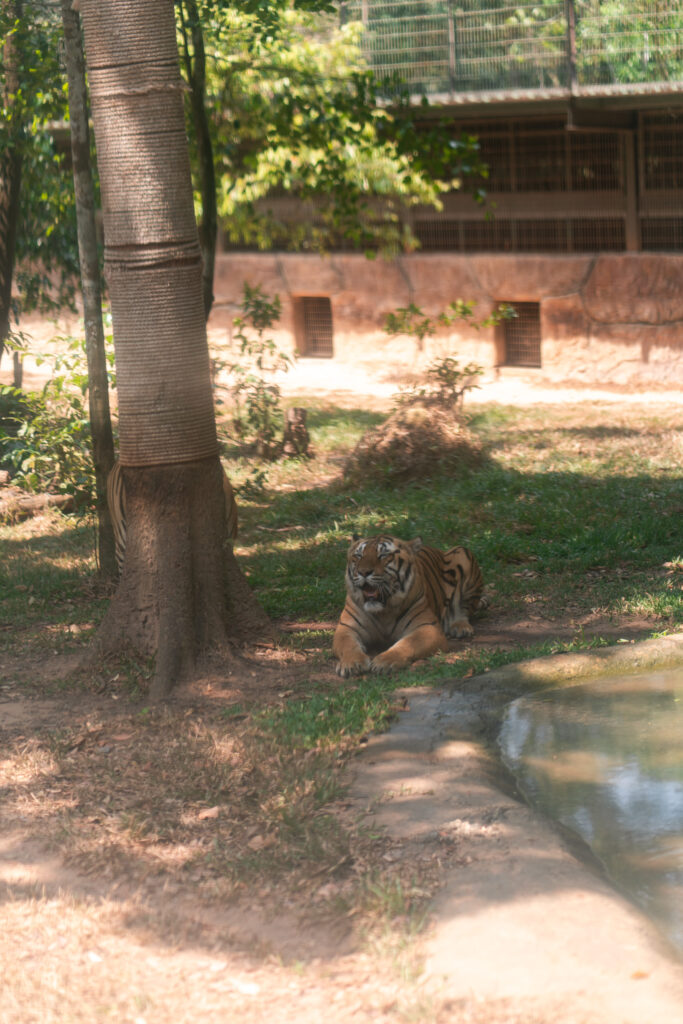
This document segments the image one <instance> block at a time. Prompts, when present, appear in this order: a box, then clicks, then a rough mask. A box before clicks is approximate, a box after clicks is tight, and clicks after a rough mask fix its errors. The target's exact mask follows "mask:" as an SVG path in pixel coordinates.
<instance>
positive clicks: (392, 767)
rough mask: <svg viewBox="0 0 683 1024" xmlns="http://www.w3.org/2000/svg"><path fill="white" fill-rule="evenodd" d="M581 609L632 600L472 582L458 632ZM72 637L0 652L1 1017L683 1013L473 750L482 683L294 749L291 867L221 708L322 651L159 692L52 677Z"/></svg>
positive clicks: (546, 633)
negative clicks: (520, 594) (321, 797)
mask: <svg viewBox="0 0 683 1024" xmlns="http://www.w3.org/2000/svg"><path fill="white" fill-rule="evenodd" d="M335 376H336V375H335ZM299 383H301V382H299ZM320 383H321V386H322V382H320ZM335 383H336V384H337V385H339V384H340V381H339V379H338V378H337V379H336V381H335ZM357 384H358V381H357V380H356V379H355V378H354V379H353V381H351V382H350V386H349V395H350V396H353V402H354V404H359V402H360V404H363V402H366V404H369V403H370V399H367V401H366V400H365V399H363V398H362V396H359V394H358V392H357V390H356V388H357ZM290 386H291V387H292V389H293V390H296V388H297V382H296V381H291V382H290ZM532 390H533V389H532ZM335 393H336V392H335ZM520 394H521V392H520V390H519V388H517V393H516V395H515V398H516V401H520ZM374 395H375V399H374V400H375V401H377V392H376V391H375V392H374ZM574 397H576V396H574ZM616 397H618V396H616ZM544 400H547V399H546V398H545V396H544ZM307 625H308V626H310V625H312V624H310V623H309V624H304V623H294V624H292V623H289V624H288V625H287V628H288V629H289V630H290V631H293V632H296V631H297V630H298V629H303V628H305V627H306V626H307ZM315 626H316V628H318V629H320V628H328V629H329V631H330V635H331V630H332V628H333V623H315ZM580 628H582V629H583V631H584V635H585V636H586V637H587V638H588V637H590V636H591V635H600V636H602V637H609V636H613V637H614V639H615V641H616V640H617V639H619V640H630V639H638V638H641V637H643V636H645V635H647V634H648V633H649V631H650V629H651V624H650V623H648V622H646V621H639V620H622V621H620V622H619V623H616V624H615V623H613V622H608V621H604V620H602V619H599V618H597V617H592V616H586V617H584V618H583V619H582V620H581V621H577V620H576V618H575V617H573V616H572V614H571V613H569V612H567V613H566V614H564V615H563V614H562V612H561V611H560V612H559V613H554V614H553V618H552V620H551V619H548V618H545V617H544V615H543V614H542V612H540V611H539V612H537V613H536V612H535V613H534V614H529V615H522V616H520V617H518V618H515V619H504V618H502V617H500V616H498V615H497V614H496V611H495V607H494V608H493V609H492V610H491V611H490V612H489V613H488V614H487V616H486V618H484V619H482V620H481V621H480V622H479V623H478V624H477V625H476V636H475V639H474V641H473V642H472V643H473V646H475V647H476V648H478V649H484V648H492V647H495V648H498V649H500V648H501V647H507V646H509V647H513V646H516V645H519V644H528V643H530V642H537V641H541V640H543V639H548V640H555V639H558V638H563V637H566V638H570V637H572V636H575V635H576V632H577V629H580ZM452 647H453V649H452V653H451V657H452V659H453V660H454V661H455V660H457V659H458V658H459V657H460V656H462V654H463V651H464V648H463V645H462V644H461V643H460V644H459V643H458V642H454V643H453V645H452ZM81 653H82V649H79V648H78V647H77V646H74V649H73V650H72V651H70V652H67V653H66V654H60V655H55V654H54V653H51V652H50V651H49V650H46V651H45V653H43V654H41V653H40V652H38V653H36V652H35V651H34V653H33V654H31V655H30V656H27V654H26V652H25V651H22V650H21V648H20V646H18V645H16V646H13V648H12V649H8V650H6V651H4V652H2V653H0V793H1V794H2V804H0V898H1V899H2V904H3V927H2V930H1V932H0V963H1V964H2V971H0V1024H29V1022H40V1024H52V1022H55V1024H57V1022H59V1024H62V1022H66V1021H69V1022H76V1024H78V1022H81V1021H82V1022H92V1021H107V1020H115V1021H117V1022H123V1024H128V1022H130V1024H162V1022H163V1024H167V1022H168V1021H173V1022H174V1024H182V1022H190V1021H191V1022H195V1021H198V1020H201V1021H204V1022H212V1021H216V1022H222V1021H226V1022H227V1021H230V1022H232V1021H235V1020H240V1021H242V1022H244V1024H258V1022H262V1021H263V1022H265V1021H268V1022H274V1021H275V1022H278V1024H279V1022H282V1024H288V1022H290V1021H291V1022H294V1021H296V1022H298V1024H318V1022H319V1021H320V1020H322V1019H324V1020H326V1021H329V1022H330V1024H335V1022H354V1024H355V1022H358V1024H365V1022H371V1021H372V1022H376V1024H381V1022H387V1024H388V1022H392V1024H393V1022H402V1021H416V1022H420V1021H424V1022H428V1021H429V1022H434V1024H446V1022H449V1024H450V1022H453V1024H461V1022H462V1024H465V1022H468V1024H653V1022H654V1021H659V1020H662V1021H667V1024H677V1022H678V1021H683V975H682V974H681V968H680V966H679V965H678V964H676V963H675V962H674V961H673V960H672V959H671V956H670V954H669V952H668V951H667V950H666V949H665V948H664V947H663V945H662V944H661V942H660V940H658V939H657V937H656V936H655V935H654V933H653V932H652V931H651V929H650V928H649V926H648V925H647V924H645V922H644V921H643V919H642V918H641V917H640V916H639V915H638V914H637V913H636V912H635V911H633V910H632V909H631V908H630V907H629V906H628V904H626V902H625V901H624V900H622V899H621V897H619V896H618V895H617V894H616V893H614V892H613V890H611V889H610V887H609V886H608V885H607V883H606V882H605V880H604V879H603V878H601V877H600V875H599V873H598V872H596V870H595V867H594V866H593V867H591V866H589V865H588V864H586V863H585V862H584V861H583V860H582V859H581V857H579V856H577V851H576V850H575V849H572V848H570V847H569V845H568V844H567V842H566V840H565V839H564V838H563V837H561V836H560V834H559V833H558V832H557V830H555V829H554V828H553V827H552V826H550V825H549V824H548V823H546V822H544V821H542V820H540V819H539V818H538V817H537V816H536V815H534V814H532V813H531V812H530V811H529V810H528V809H527V808H526V807H525V806H524V805H523V804H522V803H520V802H519V801H518V800H517V799H516V798H515V796H514V794H512V793H511V792H510V790H509V788H508V786H507V785H506V782H505V780H504V779H503V778H502V777H501V776H499V775H498V774H497V773H496V770H495V765H494V763H493V762H492V760H491V757H490V755H489V753H488V749H487V744H486V729H485V728H484V727H483V725H482V723H485V722H486V716H487V707H488V709H489V711H491V708H493V707H494V706H495V705H496V702H497V700H499V695H498V696H497V695H496V694H495V693H488V694H487V692H486V690H485V689H481V687H478V686H477V687H474V689H471V690H470V689H468V686H467V684H466V683H465V684H463V686H462V689H461V694H460V699H461V702H460V704H458V695H457V694H456V695H455V697H456V701H455V707H456V712H457V713H456V712H453V704H452V700H453V695H451V694H449V693H447V692H446V690H442V691H441V692H440V694H437V695H436V700H437V705H434V703H433V701H434V699H435V698H434V694H430V695H428V694H420V693H414V692H407V693H406V694H404V695H402V696H399V697H398V698H397V703H396V709H395V710H396V725H395V727H394V728H393V729H392V730H391V731H390V732H389V733H387V734H386V735H385V736H380V737H370V738H368V742H367V744H365V745H363V746H362V747H361V750H357V749H349V750H348V751H347V752H346V753H345V754H344V755H343V756H342V757H341V758H337V760H336V763H334V764H330V763H329V761H328V760H326V755H325V752H324V751H319V752H314V758H313V762H312V770H313V771H316V772H318V773H319V772H329V773H330V777H331V778H333V779H334V784H335V785H336V786H337V787H338V793H337V796H336V798H335V799H334V800H333V801H332V802H331V803H330V804H328V805H327V807H326V808H325V814H328V813H331V815H332V818H333V819H334V822H330V821H327V819H326V818H323V816H322V815H321V813H320V812H319V811H318V810H316V809H315V808H314V807H311V810H310V819H311V820H312V821H316V822H318V823H319V824H320V826H321V829H322V826H323V825H324V826H325V828H326V830H327V831H325V832H322V831H321V832H320V836H321V837H322V838H320V839H319V841H320V843H321V855H320V867H315V866H312V861H311V856H310V850H309V852H308V854H307V856H306V857H303V858H299V860H297V857H296V856H295V854H296V852H297V849H298V847H297V846H296V843H297V842H298V840H297V839H296V838H291V837H290V839H289V840H288V843H289V846H287V845H286V844H284V843H283V842H282V841H281V838H280V833H279V832H278V831H277V829H276V828H275V826H274V825H273V822H274V821H275V820H276V815H278V814H279V815H280V817H279V818H277V820H278V821H280V820H281V817H282V808H281V807H279V808H277V807H276V806H275V805H276V804H277V802H278V800H281V795H279V794H278V793H276V792H274V791H272V792H271V790H269V786H270V784H271V782H272V775H273V772H271V771H270V770H269V765H268V763H267V758H266V759H265V761H263V763H257V760H256V757H257V754H256V752H257V751H260V753H261V756H262V753H263V751H262V748H260V747H257V746H255V742H254V737H253V735H251V734H250V732H249V727H248V724H247V716H246V714H245V712H246V711H248V710H249V709H251V708H253V707H256V706H260V707H266V708H267V707H275V706H282V705H283V704H284V703H286V701H287V700H289V699H291V698H292V697H293V696H294V697H295V696H297V695H299V694H301V693H303V692H304V688H305V687H310V684H311V681H314V682H315V681H319V682H321V683H324V684H325V685H326V687H327V688H328V689H332V688H334V687H335V686H336V685H341V684H338V683H337V681H336V677H335V676H334V672H333V666H332V663H331V661H329V660H328V659H327V653H326V650H324V649H323V648H321V649H311V650H304V651H300V652H298V653H297V652H295V651H293V650H292V649H291V648H290V647H280V646H278V645H273V646H271V647H261V648H257V649H254V650H252V651H248V652H244V653H241V654H236V655H235V656H234V658H233V659H232V660H231V661H230V663H229V664H228V665H227V666H226V665H224V666H223V667H222V668H221V670H220V671H218V670H216V671H215V672H213V673H207V675H206V676H205V677H204V678H202V679H199V680H196V681H195V682H194V683H193V684H192V685H190V686H186V687H184V688H182V689H180V690H178V691H177V692H176V693H175V695H174V699H173V701H172V702H170V703H169V704H168V705H167V706H165V707H163V708H149V707H148V706H147V705H146V703H145V698H144V696H143V695H140V694H139V693H137V694H136V693H135V692H131V689H130V686H129V685H128V683H127V681H126V679H125V678H124V675H123V674H122V673H121V672H119V673H118V674H117V672H115V671H113V674H112V675H111V676H110V677H105V676H101V677H93V676H90V677H88V676H87V673H86V675H85V676H83V675H82V674H81V675H80V676H77V678H78V680H79V683H78V685H75V684H74V682H73V679H74V674H75V672H76V669H77V665H78V663H79V659H80V656H81ZM64 678H70V679H71V680H72V682H71V683H70V684H69V685H68V686H66V687H61V686H60V682H59V681H60V680H61V679H64ZM359 685H362V682H361V683H360V684H359ZM46 694H47V695H46ZM447 700H448V701H450V702H451V703H449V704H448V709H445V706H444V705H443V703H441V704H439V703H438V702H439V701H441V702H443V701H447ZM462 701H464V703H462ZM449 715H450V716H451V718H450V719H449V724H448V728H447V729H445V730H444V724H443V723H444V716H446V718H448V716H449ZM453 715H455V717H453ZM458 716H459V717H458ZM226 723H227V725H228V726H229V727H226ZM273 756H275V754H274V755H273ZM292 767H293V768H294V769H295V770H296V771H298V772H301V771H303V769H304V767H305V766H304V765H303V762H301V763H297V764H295V765H293V766H292ZM277 768H278V774H279V775H280V776H281V775H282V773H283V772H284V771H285V770H286V769H287V766H286V765H284V766H283V765H282V764H279V765H278V766H277ZM298 781H299V783H301V784H299V785H298V787H297V780H296V779H295V780H293V782H292V790H291V791H292V792H293V793H295V794H296V800H298V801H299V802H300V803H302V805H303V806H304V809H305V800H306V799H307V795H306V784H305V783H303V782H301V780H298ZM216 793H219V796H218V797H217V798H216V796H215V794H216ZM293 799H294V798H293ZM309 839H310V837H309ZM269 850H272V851H273V854H274V856H275V855H276V854H277V856H279V858H280V859H279V860H274V861H273V864H275V865H276V868H275V869H274V868H273V864H271V866H270V868H269V867H268V860H267V854H268V851H269ZM252 855H253V858H254V865H253V866H252V868H250V866H249V860H248V858H249V857H250V856H252ZM238 861H239V863H240V864H241V865H242V868H243V870H242V871H241V873H240V872H235V871H233V869H232V867H231V865H233V864H234V863H236V862H238ZM277 865H279V867H278V866H277ZM679 1011H680V1012H679Z"/></svg>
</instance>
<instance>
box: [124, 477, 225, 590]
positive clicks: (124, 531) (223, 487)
mask: <svg viewBox="0 0 683 1024" xmlns="http://www.w3.org/2000/svg"><path fill="white" fill-rule="evenodd" d="M223 493H224V495H225V519H226V527H227V531H228V537H230V539H231V540H234V539H235V537H236V536H237V531H238V528H239V518H238V513H237V502H236V501H235V492H234V491H233V489H232V484H231V483H230V481H229V480H228V476H227V473H226V472H225V470H223ZM107 504H108V505H109V515H110V517H111V524H112V528H113V531H114V551H115V556H116V568H117V571H118V574H119V576H120V575H121V573H122V572H123V559H124V555H125V553H126V488H125V485H124V483H123V473H122V472H121V463H120V462H118V461H117V462H115V463H114V465H113V467H112V470H111V472H110V474H109V476H108V477H107Z"/></svg>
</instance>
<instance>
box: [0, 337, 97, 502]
mask: <svg viewBox="0 0 683 1024" xmlns="http://www.w3.org/2000/svg"><path fill="white" fill-rule="evenodd" d="M110 340H111V339H110ZM84 344H85V343H84V340H83V339H82V338H70V339H66V346H65V350H64V352H63V353H62V354H61V355H59V356H57V357H56V358H55V359H54V360H52V372H51V375H50V379H49V380H48V381H47V383H46V384H45V385H44V387H43V388H42V390H41V391H39V392H25V391H20V390H18V389H16V388H11V387H7V386H2V387H0V465H2V466H3V467H5V468H7V469H9V470H10V473H11V475H12V480H13V483H15V484H16V485H18V486H20V487H23V488H25V489H26V490H29V491H41V492H42V491H48V492H52V493H59V494H73V495H76V496H77V497H78V499H79V503H80V504H81V505H82V506H83V505H85V506H87V507H89V506H91V505H92V504H93V502H94V497H95V470H94V466H93V461H92V453H91V436H90V420H89V412H88V403H87V391H88V372H87V365H86V358H85V347H84ZM107 357H108V360H109V364H110V366H112V367H113V358H114V357H113V351H112V348H111V344H110V345H109V350H108V353H107ZM46 361H47V360H46V358H45V357H44V356H38V357H37V359H36V362H37V364H38V365H40V364H42V363H43V362H46ZM110 383H111V384H112V385H113V384H114V383H115V380H114V374H113V370H112V371H111V372H110Z"/></svg>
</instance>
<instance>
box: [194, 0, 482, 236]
mask: <svg viewBox="0 0 683 1024" xmlns="http://www.w3.org/2000/svg"><path fill="white" fill-rule="evenodd" d="M199 8H200V17H201V24H202V30H203V34H204V41H205V48H206V52H207V79H206V86H207V105H208V107H209V109H210V114H211V117H210V120H211V131H212V139H213V148H214V153H215V157H216V178H217V180H218V182H219V185H218V189H219V196H218V207H219V214H220V216H221V218H222V221H223V226H224V228H225V230H226V232H227V234H228V236H229V238H230V240H231V241H233V242H235V243H239V244H245V243H246V244H248V245H254V246H257V247H261V248H265V247H267V246H271V245H277V246H282V247H285V248H289V249H299V248H305V249H311V250H323V249H325V248H329V247H330V245H333V244H337V243H339V242H340V241H341V240H344V241H346V242H347V243H349V242H350V243H351V244H352V245H353V246H354V247H355V248H359V249H361V250H362V249H365V250H367V251H368V252H375V251H377V249H378V248H379V249H381V250H383V251H385V252H392V253H393V252H396V251H397V250H401V249H404V248H408V249H410V248H414V246H415V239H414V238H413V237H412V235H411V233H410V231H409V230H408V229H407V228H406V227H405V226H404V224H403V222H402V218H401V216H400V214H401V211H402V210H404V209H405V208H407V207H410V206H412V205H414V204H415V203H424V204H429V205H436V206H439V204H440V200H439V197H440V195H441V194H442V193H443V192H444V191H447V190H449V189H451V188H453V187H459V185H460V184H461V180H462V175H463V174H464V173H467V174H474V173H475V169H476V168H477V167H479V169H480V170H481V169H482V168H481V165H480V163H479V161H478V159H477V152H478V150H477V146H476V143H475V141H474V140H473V139H471V138H469V137H466V136H463V138H462V139H461V140H458V141H455V140H453V139H452V137H451V133H450V131H449V130H448V129H444V128H443V127H442V126H441V124H440V122H439V121H438V119H437V120H436V121H435V122H434V125H433V127H432V128H430V129H429V130H427V131H426V132H424V133H422V132H418V131H417V130H416V128H415V112H414V111H413V110H412V108H411V107H410V106H409V105H408V104H407V103H406V104H404V105H403V107H402V109H401V111H400V113H399V114H397V115H394V114H393V113H391V112H390V111H389V110H388V109H387V108H386V107H383V106H382V105H381V104H380V103H379V102H378V97H379V92H378V90H379V85H378V82H377V81H376V79H375V78H374V76H373V75H372V73H371V72H370V71H369V70H368V68H367V66H366V64H365V61H364V59H363V56H362V53H361V45H360V41H361V31H362V30H361V27H360V26H359V25H358V24H352V25H346V26H343V27H340V26H339V24H338V19H337V16H336V15H333V14H331V13H330V11H331V6H330V5H329V4H327V3H316V2H312V3H305V4H296V5H293V6H292V7H290V6H289V5H285V4H282V3H280V2H278V0H262V2H259V3H257V4H253V5H248V6H245V5H240V6H239V7H237V6H229V5H227V4H216V3H210V2H208V0H205V2H204V3H203V4H200V5H199ZM394 129H396V130H394ZM284 196H292V197H296V198H297V199H299V200H301V201H302V202H303V203H304V204H306V205H305V206H304V214H303V216H301V217H300V218H296V217H295V218H292V217H291V216H288V214H287V210H286V209H283V207H282V206H281V205H280V204H279V202H278V200H279V199H280V198H282V197H284Z"/></svg>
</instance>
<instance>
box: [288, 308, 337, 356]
mask: <svg viewBox="0 0 683 1024" xmlns="http://www.w3.org/2000/svg"><path fill="white" fill-rule="evenodd" d="M296 303H297V305H298V306H299V309H298V310H297V313H298V314H299V315H298V317H297V319H298V320H299V323H300V337H299V350H300V352H301V354H302V355H305V356H319V357H322V358H327V359H331V358H332V356H333V355H334V336H333V332H332V304H331V303H330V300H329V299H328V298H326V297H321V296H305V297H303V298H301V299H297V300H296Z"/></svg>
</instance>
